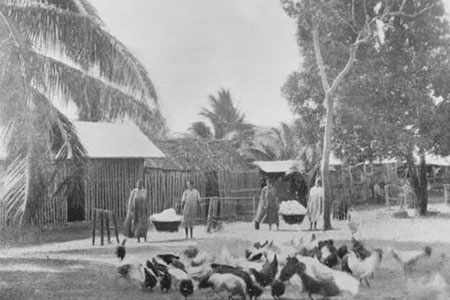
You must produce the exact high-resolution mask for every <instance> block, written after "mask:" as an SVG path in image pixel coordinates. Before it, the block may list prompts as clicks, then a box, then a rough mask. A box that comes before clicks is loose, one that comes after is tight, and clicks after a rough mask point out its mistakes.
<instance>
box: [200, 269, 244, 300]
mask: <svg viewBox="0 0 450 300" xmlns="http://www.w3.org/2000/svg"><path fill="white" fill-rule="evenodd" d="M199 288H212V290H213V291H214V292H216V293H226V294H228V297H229V298H228V299H230V298H231V297H233V296H240V298H241V299H246V290H247V285H246V283H245V281H244V280H243V279H242V278H241V277H239V276H237V275H234V274H231V273H224V274H220V273H212V274H211V275H207V276H205V277H203V278H202V279H201V280H200V283H199Z"/></svg>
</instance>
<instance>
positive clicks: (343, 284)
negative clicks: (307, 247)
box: [296, 255, 359, 296]
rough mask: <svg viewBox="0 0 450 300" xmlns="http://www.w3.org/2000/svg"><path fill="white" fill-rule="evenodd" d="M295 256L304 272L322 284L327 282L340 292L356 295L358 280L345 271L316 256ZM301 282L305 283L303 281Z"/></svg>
mask: <svg viewBox="0 0 450 300" xmlns="http://www.w3.org/2000/svg"><path fill="white" fill-rule="evenodd" d="M296 258H297V259H298V260H299V261H300V262H301V263H304V264H305V266H306V270H305V274H307V275H308V276H309V277H311V278H313V279H316V280H317V281H318V282H323V283H324V284H325V283H327V282H329V283H333V284H335V285H336V287H337V288H338V289H339V291H340V292H341V293H342V294H344V295H345V294H350V295H352V296H356V295H357V294H358V292H359V282H358V280H356V279H355V278H353V277H352V276H350V275H349V274H347V273H344V272H341V271H336V270H333V269H331V268H329V267H327V266H325V265H323V264H322V263H320V261H318V260H317V259H316V258H312V257H305V256H301V255H297V256H296ZM303 284H305V283H304V282H303Z"/></svg>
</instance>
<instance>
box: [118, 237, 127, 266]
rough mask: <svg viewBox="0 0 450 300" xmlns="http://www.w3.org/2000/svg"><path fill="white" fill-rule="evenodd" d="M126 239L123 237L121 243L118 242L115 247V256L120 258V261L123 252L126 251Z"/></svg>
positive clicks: (123, 256)
mask: <svg viewBox="0 0 450 300" xmlns="http://www.w3.org/2000/svg"><path fill="white" fill-rule="evenodd" d="M126 241H127V239H124V240H123V241H122V244H120V245H118V246H117V247H116V256H117V257H118V258H119V259H120V261H123V259H124V258H125V254H126V253H127V251H126V249H125V243H126Z"/></svg>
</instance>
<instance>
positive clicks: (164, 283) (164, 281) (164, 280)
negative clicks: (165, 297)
mask: <svg viewBox="0 0 450 300" xmlns="http://www.w3.org/2000/svg"><path fill="white" fill-rule="evenodd" d="M159 286H160V287H161V291H162V292H167V291H168V290H170V287H171V286H172V275H170V273H169V271H167V270H166V271H165V272H163V273H162V276H161V279H160V280H159Z"/></svg>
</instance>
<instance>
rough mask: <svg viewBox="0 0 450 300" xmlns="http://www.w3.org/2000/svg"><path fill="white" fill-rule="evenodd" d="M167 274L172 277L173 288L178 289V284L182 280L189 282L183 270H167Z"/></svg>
mask: <svg viewBox="0 0 450 300" xmlns="http://www.w3.org/2000/svg"><path fill="white" fill-rule="evenodd" d="M168 272H169V274H170V275H171V276H172V285H173V286H174V287H175V288H179V286H180V283H181V282H182V281H183V280H190V279H191V278H190V276H189V275H188V274H187V273H186V272H184V271H183V270H180V269H178V268H173V267H172V268H169V269H168Z"/></svg>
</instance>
